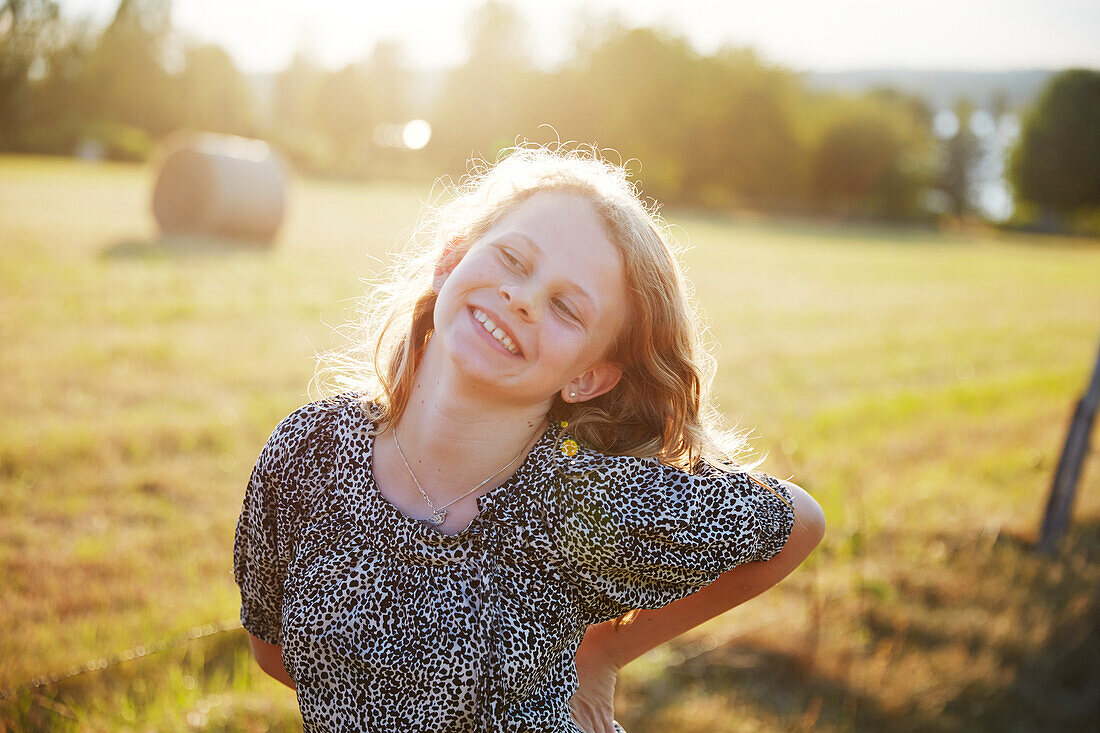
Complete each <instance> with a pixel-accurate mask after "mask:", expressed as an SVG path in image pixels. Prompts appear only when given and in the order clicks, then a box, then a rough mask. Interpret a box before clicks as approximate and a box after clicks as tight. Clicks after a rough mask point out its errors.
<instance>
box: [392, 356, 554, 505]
mask: <svg viewBox="0 0 1100 733" xmlns="http://www.w3.org/2000/svg"><path fill="white" fill-rule="evenodd" d="M431 351H432V349H431V344H430V343H429V345H428V352H427V353H425V354H424V358H423V360H422V361H421V364H420V368H419V369H418V370H417V374H416V381H415V383H414V385H413V389H412V393H411V394H410V396H409V402H408V404H407V405H406V407H405V411H404V413H403V414H402V415H401V419H400V420H399V421H398V423H397V425H396V426H393V425H388V426H386V428H385V430H384V431H383V433H384V434H388V433H390V432H391V431H392V430H393V429H394V428H395V427H396V429H397V431H398V433H399V434H400V438H401V447H402V449H403V451H404V453H405V456H406V458H407V460H408V462H409V466H410V468H411V469H412V470H413V471H414V472H415V473H416V477H417V479H418V480H419V481H420V483H421V484H422V485H423V487H424V488H425V489H426V490H428V491H429V492H431V493H432V497H433V500H438V501H437V503H442V502H443V501H446V500H447V499H448V498H450V497H454V496H459V495H461V494H462V493H463V492H465V491H468V490H469V489H470V488H471V487H473V486H475V485H477V484H478V483H479V482H481V481H483V480H484V479H485V478H486V477H487V476H489V475H491V474H492V473H493V472H494V471H496V470H497V469H499V468H501V467H502V466H504V465H505V464H507V463H508V462H509V461H512V460H513V459H515V460H514V461H513V462H512V463H511V464H510V465H509V466H508V468H506V469H505V470H503V471H501V472H500V475H499V476H497V477H496V478H495V479H493V480H492V481H490V482H489V483H488V484H486V486H487V487H489V488H491V487H493V486H497V485H499V484H501V483H503V482H504V481H505V480H507V478H508V477H509V476H511V475H512V474H513V473H514V472H515V469H516V468H517V467H518V466H519V464H520V463H521V462H522V458H523V456H524V455H525V454H526V452H527V450H528V449H529V448H530V447H531V446H532V445H533V444H534V442H535V439H536V438H537V436H538V435H541V434H542V431H543V429H544V428H545V426H546V419H545V416H546V412H547V410H548V409H549V403H547V404H546V405H518V404H511V403H503V402H500V401H499V400H496V399H494V395H493V393H492V389H491V386H490V385H478V384H474V383H470V382H468V381H466V380H463V379H461V378H459V376H458V375H456V374H455V373H454V370H451V369H446V368H443V366H444V365H440V364H439V362H438V359H437V358H435V357H436V356H437V355H436V354H432V353H431ZM390 438H391V439H392V436H390Z"/></svg>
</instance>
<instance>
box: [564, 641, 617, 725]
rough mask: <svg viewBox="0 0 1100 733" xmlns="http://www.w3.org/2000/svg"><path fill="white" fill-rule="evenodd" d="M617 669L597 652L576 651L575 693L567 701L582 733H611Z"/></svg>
mask: <svg viewBox="0 0 1100 733" xmlns="http://www.w3.org/2000/svg"><path fill="white" fill-rule="evenodd" d="M618 672H619V670H618V669H617V668H616V667H615V666H614V665H613V664H611V663H610V662H608V661H607V659H606V658H604V657H602V656H599V655H586V654H584V653H583V652H582V653H580V654H577V679H578V681H579V685H578V687H577V692H576V694H575V695H573V697H572V698H570V700H569V705H570V707H571V708H572V710H573V719H574V720H575V721H577V724H578V725H579V726H580V727H581V730H583V731H584V733H614V732H615V727H614V724H613V722H614V719H615V679H616V677H617V675H618Z"/></svg>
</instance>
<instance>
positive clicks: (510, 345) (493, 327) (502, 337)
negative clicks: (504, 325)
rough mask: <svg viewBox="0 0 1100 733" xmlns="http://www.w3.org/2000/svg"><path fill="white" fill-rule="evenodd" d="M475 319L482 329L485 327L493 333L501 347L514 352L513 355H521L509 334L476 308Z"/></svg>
mask: <svg viewBox="0 0 1100 733" xmlns="http://www.w3.org/2000/svg"><path fill="white" fill-rule="evenodd" d="M474 318H476V319H477V320H478V322H479V323H480V324H481V325H482V327H484V328H485V330H486V331H488V332H489V333H491V334H492V335H493V338H495V339H496V340H497V341H499V342H500V343H501V345H503V346H504V348H506V349H508V351H510V352H512V353H513V354H517V355H518V354H519V351H518V350H517V349H516V344H515V342H514V341H512V339H511V338H509V337H508V334H506V333H504V330H503V329H501V328H499V327H498V326H497V324H495V323H493V319H492V318H490V317H489V316H487V315H485V314H484V313H482V312H481V311H479V310H478V309H477V308H474Z"/></svg>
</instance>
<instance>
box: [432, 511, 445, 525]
mask: <svg viewBox="0 0 1100 733" xmlns="http://www.w3.org/2000/svg"><path fill="white" fill-rule="evenodd" d="M445 521H447V510H446V509H436V510H435V511H434V512H432V516H430V517H428V522H429V523H430V524H431V525H432V526H433V527H438V526H440V525H441V524H443V522H445Z"/></svg>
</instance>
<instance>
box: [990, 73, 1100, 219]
mask: <svg viewBox="0 0 1100 733" xmlns="http://www.w3.org/2000/svg"><path fill="white" fill-rule="evenodd" d="M1009 179H1010V180H1011V181H1012V184H1013V186H1015V188H1016V194H1017V195H1018V196H1019V197H1020V198H1022V199H1024V200H1027V201H1031V202H1034V203H1036V204H1038V205H1039V206H1041V207H1043V208H1045V209H1047V210H1048V211H1052V212H1055V213H1057V214H1061V215H1068V214H1072V213H1074V212H1076V211H1078V210H1081V209H1085V208H1089V207H1096V206H1100V72H1098V71H1092V70H1087V69H1072V70H1069V71H1065V72H1062V73H1061V74H1058V75H1057V76H1055V77H1053V78H1052V79H1051V80H1050V82H1048V84H1047V87H1046V89H1045V90H1044V91H1043V93H1042V95H1041V96H1040V98H1039V101H1038V103H1037V104H1036V106H1035V107H1034V109H1032V111H1031V114H1030V115H1028V117H1027V118H1026V120H1025V121H1024V125H1023V131H1022V133H1021V135H1020V140H1019V143H1018V145H1017V147H1016V149H1015V150H1014V151H1013V153H1012V158H1011V161H1010V164H1009Z"/></svg>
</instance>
